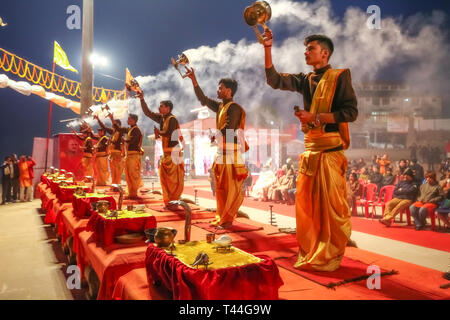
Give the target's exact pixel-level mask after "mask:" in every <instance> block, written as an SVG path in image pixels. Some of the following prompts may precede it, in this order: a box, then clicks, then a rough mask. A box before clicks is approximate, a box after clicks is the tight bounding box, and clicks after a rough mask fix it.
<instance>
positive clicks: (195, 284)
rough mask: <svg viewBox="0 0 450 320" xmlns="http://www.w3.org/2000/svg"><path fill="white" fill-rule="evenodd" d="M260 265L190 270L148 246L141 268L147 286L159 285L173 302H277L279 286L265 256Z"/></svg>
mask: <svg viewBox="0 0 450 320" xmlns="http://www.w3.org/2000/svg"><path fill="white" fill-rule="evenodd" d="M256 257H258V258H260V259H263V261H262V262H260V263H253V264H248V265H244V266H240V267H230V268H223V269H217V270H204V269H203V268H198V269H193V268H190V267H188V266H186V265H185V264H183V263H182V262H181V261H180V260H178V259H177V258H176V257H173V256H170V255H168V254H167V253H166V252H165V251H164V250H163V249H161V248H158V247H155V246H154V245H153V244H151V245H149V246H148V248H147V252H146V258H145V265H146V270H147V279H148V283H149V284H151V283H153V282H154V281H156V282H160V283H161V284H162V285H163V286H164V287H165V288H167V289H168V290H170V291H171V292H172V293H173V299H175V300H277V299H278V289H279V288H280V287H281V286H282V285H283V281H282V280H281V278H280V275H279V271H278V267H277V265H276V264H275V262H274V261H273V260H272V259H271V258H270V257H268V256H264V255H257V256H256Z"/></svg>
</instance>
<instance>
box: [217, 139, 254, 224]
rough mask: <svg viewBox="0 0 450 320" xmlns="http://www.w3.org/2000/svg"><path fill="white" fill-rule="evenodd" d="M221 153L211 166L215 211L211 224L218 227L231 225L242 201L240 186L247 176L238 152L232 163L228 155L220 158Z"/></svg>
mask: <svg viewBox="0 0 450 320" xmlns="http://www.w3.org/2000/svg"><path fill="white" fill-rule="evenodd" d="M219 150H220V148H219ZM221 152H222V151H221V150H220V151H219V153H218V154H217V155H216V160H215V161H214V164H213V170H214V183H215V186H216V201H217V211H216V220H215V221H214V222H213V223H212V224H214V225H219V226H220V225H222V224H225V223H231V222H233V220H234V219H235V218H236V215H237V213H238V211H239V208H240V206H241V204H242V202H243V201H244V194H243V191H242V184H243V183H244V180H245V178H246V177H247V174H248V171H247V169H246V167H245V166H244V162H243V161H242V156H241V153H240V152H239V151H235V156H234V161H233V159H232V157H231V156H230V155H227V156H225V157H224V156H222V155H221V154H220V153H221ZM232 154H233V153H232V152H231V155H232Z"/></svg>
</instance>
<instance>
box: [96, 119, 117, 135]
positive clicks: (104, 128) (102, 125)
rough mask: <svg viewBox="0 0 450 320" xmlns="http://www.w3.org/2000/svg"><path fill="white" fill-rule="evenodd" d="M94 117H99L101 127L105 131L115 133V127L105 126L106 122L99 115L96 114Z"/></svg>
mask: <svg viewBox="0 0 450 320" xmlns="http://www.w3.org/2000/svg"><path fill="white" fill-rule="evenodd" d="M94 118H95V119H97V122H98V125H99V126H100V128H102V129H103V130H105V132H107V133H108V134H113V133H114V129H112V128H108V127H107V126H105V124H104V123H103V122H102V121H101V120H100V118H99V117H98V115H95V116H94Z"/></svg>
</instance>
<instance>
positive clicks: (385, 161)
mask: <svg viewBox="0 0 450 320" xmlns="http://www.w3.org/2000/svg"><path fill="white" fill-rule="evenodd" d="M377 164H378V165H379V166H380V174H382V175H384V174H385V173H386V168H387V167H389V165H390V164H391V160H389V157H388V155H387V154H386V153H385V154H384V155H383V157H382V158H381V159H378V160H377Z"/></svg>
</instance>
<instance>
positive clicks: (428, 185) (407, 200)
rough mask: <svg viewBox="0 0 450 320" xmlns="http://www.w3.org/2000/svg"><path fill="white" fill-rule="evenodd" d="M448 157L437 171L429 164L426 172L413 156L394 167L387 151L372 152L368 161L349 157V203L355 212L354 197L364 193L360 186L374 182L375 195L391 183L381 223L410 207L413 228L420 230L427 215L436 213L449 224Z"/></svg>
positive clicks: (389, 222) (360, 196)
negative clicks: (381, 153) (375, 154)
mask: <svg viewBox="0 0 450 320" xmlns="http://www.w3.org/2000/svg"><path fill="white" fill-rule="evenodd" d="M449 163H450V159H448V158H447V159H445V160H443V161H442V162H441V164H440V167H439V171H438V174H436V172H435V171H434V170H433V166H430V165H429V166H428V168H429V169H428V170H427V171H426V172H425V171H424V168H423V166H422V165H420V164H419V163H418V161H417V159H416V158H412V159H411V160H408V159H401V160H400V161H398V163H397V164H396V165H395V167H394V163H393V161H391V160H390V159H389V156H388V155H387V154H384V155H383V156H382V157H380V156H374V157H373V158H372V161H371V163H369V164H367V163H366V162H365V160H364V159H363V158H360V159H359V160H358V161H355V160H354V161H351V162H350V164H349V169H348V171H347V200H348V203H349V206H350V207H351V208H352V209H353V212H356V204H357V201H358V200H360V199H361V198H364V197H366V196H367V194H363V186H364V185H368V184H374V185H376V190H377V193H376V194H375V199H374V200H378V199H377V197H384V194H380V190H381V188H383V187H385V186H389V185H392V186H393V187H394V191H393V196H392V199H391V200H389V201H387V202H386V207H385V211H384V214H383V218H382V219H381V220H380V223H382V224H384V225H385V226H386V227H389V226H390V225H391V224H392V221H393V220H394V218H395V217H396V216H397V215H398V214H399V213H401V212H403V211H404V210H405V209H409V210H410V213H411V216H412V217H413V218H414V222H415V230H423V229H424V228H425V226H426V218H427V217H428V216H430V215H432V214H433V213H432V211H435V213H437V215H438V218H439V219H440V220H441V221H442V222H443V224H444V226H446V227H447V228H449V227H450V224H449V218H448V214H449V212H450V200H449V199H450V166H449ZM381 200H384V199H381Z"/></svg>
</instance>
